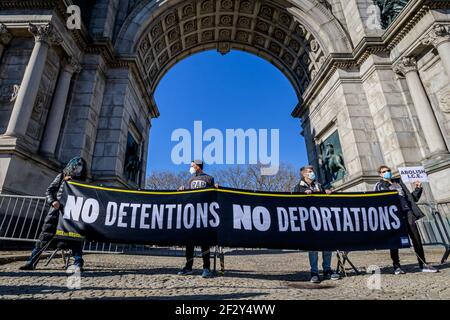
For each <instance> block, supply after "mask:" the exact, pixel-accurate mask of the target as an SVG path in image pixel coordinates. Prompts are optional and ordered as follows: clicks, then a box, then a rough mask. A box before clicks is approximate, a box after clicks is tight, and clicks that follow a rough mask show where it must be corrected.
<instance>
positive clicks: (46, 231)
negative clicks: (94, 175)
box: [20, 157, 86, 270]
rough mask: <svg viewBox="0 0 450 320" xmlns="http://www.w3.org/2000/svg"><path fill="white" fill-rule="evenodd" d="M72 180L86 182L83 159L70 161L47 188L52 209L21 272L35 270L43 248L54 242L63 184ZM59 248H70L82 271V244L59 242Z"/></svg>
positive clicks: (76, 263) (76, 264) (75, 264)
mask: <svg viewBox="0 0 450 320" xmlns="http://www.w3.org/2000/svg"><path fill="white" fill-rule="evenodd" d="M71 179H76V180H80V181H84V180H86V162H85V161H84V160H83V158H81V157H75V158H73V159H72V160H70V161H69V163H68V164H67V166H66V167H65V168H64V170H63V171H62V172H61V173H60V174H58V175H57V176H56V178H55V180H53V182H52V183H51V184H50V185H49V187H48V188H47V192H46V198H47V203H48V204H49V205H50V209H49V211H48V213H47V216H46V217H45V220H44V224H43V225H42V229H41V233H40V234H39V238H38V240H37V242H36V245H35V248H34V249H33V251H32V252H31V256H30V258H29V259H28V261H27V262H26V263H25V265H23V266H22V267H20V270H34V269H35V267H36V265H37V262H38V261H39V257H40V255H41V253H42V248H44V247H45V246H46V245H47V244H48V243H49V241H52V239H53V238H54V236H55V234H56V228H57V227H58V220H59V215H60V212H61V211H60V209H61V204H60V202H59V200H60V199H61V196H62V189H63V188H62V187H63V182H64V181H68V180H71ZM58 247H68V248H70V249H71V250H72V255H73V258H74V260H75V261H74V266H76V267H79V268H80V269H81V268H82V267H83V264H84V261H83V253H82V243H81V242H76V241H73V242H59V243H58Z"/></svg>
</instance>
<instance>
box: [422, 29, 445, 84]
mask: <svg viewBox="0 0 450 320" xmlns="http://www.w3.org/2000/svg"><path fill="white" fill-rule="evenodd" d="M422 43H423V44H425V45H432V46H433V47H435V48H436V50H437V51H438V53H439V57H440V58H441V61H442V64H443V65H444V68H445V71H446V72H447V75H448V76H449V77H450V26H448V25H442V24H437V25H435V26H434V27H433V30H431V32H430V33H429V34H428V35H427V36H426V37H425V38H424V39H423V40H422Z"/></svg>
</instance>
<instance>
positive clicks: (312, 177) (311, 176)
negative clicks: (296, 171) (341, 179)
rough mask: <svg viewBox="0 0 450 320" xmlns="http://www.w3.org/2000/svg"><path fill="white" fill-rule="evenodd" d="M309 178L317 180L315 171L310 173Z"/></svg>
mask: <svg viewBox="0 0 450 320" xmlns="http://www.w3.org/2000/svg"><path fill="white" fill-rule="evenodd" d="M308 178H309V179H311V180H312V181H314V180H316V174H315V173H314V172H310V173H308Z"/></svg>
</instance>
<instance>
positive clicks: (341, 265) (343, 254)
mask: <svg viewBox="0 0 450 320" xmlns="http://www.w3.org/2000/svg"><path fill="white" fill-rule="evenodd" d="M348 254H349V251H339V250H338V251H336V257H337V261H338V262H337V266H336V273H340V274H342V275H343V276H345V277H346V276H347V271H346V270H345V263H346V262H348V263H349V265H350V266H351V267H352V269H353V270H354V271H355V273H356V274H357V275H360V274H361V272H359V270H358V269H357V268H356V267H355V265H354V264H353V263H352V261H351V260H350V259H349V257H348Z"/></svg>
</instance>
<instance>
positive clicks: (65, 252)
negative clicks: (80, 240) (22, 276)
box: [31, 237, 72, 269]
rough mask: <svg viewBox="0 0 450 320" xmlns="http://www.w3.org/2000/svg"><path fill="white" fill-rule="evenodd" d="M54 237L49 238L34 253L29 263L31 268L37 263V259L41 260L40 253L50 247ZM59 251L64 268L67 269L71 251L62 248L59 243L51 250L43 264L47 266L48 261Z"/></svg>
mask: <svg viewBox="0 0 450 320" xmlns="http://www.w3.org/2000/svg"><path fill="white" fill-rule="evenodd" d="M54 240H56V239H55V237H53V238H51V239H50V240H49V241H48V242H47V243H46V244H45V245H44V246H42V248H40V249H39V250H38V251H37V253H36V254H35V255H33V257H32V260H31V264H32V267H33V269H35V268H36V266H37V264H38V263H39V261H40V260H41V257H42V254H43V253H44V252H45V251H46V250H47V249H48V248H49V247H50V245H51V244H52V243H53V242H54ZM59 251H61V256H62V259H63V261H64V266H63V268H64V269H67V268H68V266H69V263H70V257H71V255H72V251H71V250H69V249H67V248H64V247H63V246H61V245H59V244H58V245H57V246H56V249H55V250H54V251H53V252H52V254H51V255H50V256H49V257H48V258H47V261H46V262H45V264H44V266H48V265H49V263H50V261H52V260H53V259H54V257H55V256H56V254H57V253H58V252H59Z"/></svg>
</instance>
